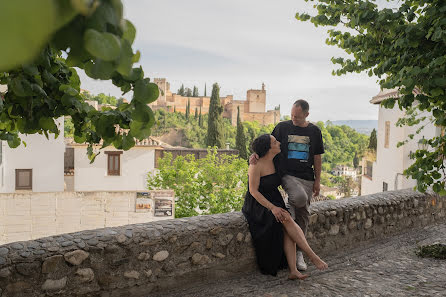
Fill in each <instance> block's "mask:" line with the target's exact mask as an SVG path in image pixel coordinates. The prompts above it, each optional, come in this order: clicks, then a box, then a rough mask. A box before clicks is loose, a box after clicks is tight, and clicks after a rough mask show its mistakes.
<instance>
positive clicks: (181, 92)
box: [177, 84, 184, 96]
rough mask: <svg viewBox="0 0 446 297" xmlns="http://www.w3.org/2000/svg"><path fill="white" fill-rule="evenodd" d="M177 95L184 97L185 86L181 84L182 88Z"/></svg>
mask: <svg viewBox="0 0 446 297" xmlns="http://www.w3.org/2000/svg"><path fill="white" fill-rule="evenodd" d="M177 93H178V95H180V96H184V85H183V84H181V87H180V88H179V89H178V92H177Z"/></svg>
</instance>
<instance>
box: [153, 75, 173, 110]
mask: <svg viewBox="0 0 446 297" xmlns="http://www.w3.org/2000/svg"><path fill="white" fill-rule="evenodd" d="M153 82H154V83H156V84H157V85H158V88H159V89H160V94H159V97H158V100H157V101H156V102H157V105H158V106H166V95H167V92H168V91H170V85H169V83H168V82H167V81H166V79H165V78H154V79H153Z"/></svg>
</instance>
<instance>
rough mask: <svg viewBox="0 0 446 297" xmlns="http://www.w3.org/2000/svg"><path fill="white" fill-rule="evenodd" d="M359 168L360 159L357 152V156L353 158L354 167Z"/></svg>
mask: <svg viewBox="0 0 446 297" xmlns="http://www.w3.org/2000/svg"><path fill="white" fill-rule="evenodd" d="M358 166H359V158H358V154H357V153H356V152H355V156H354V157H353V167H355V168H358Z"/></svg>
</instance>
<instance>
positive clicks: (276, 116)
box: [149, 78, 280, 126]
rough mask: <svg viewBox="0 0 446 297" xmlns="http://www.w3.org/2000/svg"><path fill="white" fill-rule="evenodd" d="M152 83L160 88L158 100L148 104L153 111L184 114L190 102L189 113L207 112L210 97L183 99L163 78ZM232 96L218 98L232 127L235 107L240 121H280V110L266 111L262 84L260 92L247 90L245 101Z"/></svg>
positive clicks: (274, 122)
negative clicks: (161, 110) (163, 110)
mask: <svg viewBox="0 0 446 297" xmlns="http://www.w3.org/2000/svg"><path fill="white" fill-rule="evenodd" d="M153 82H154V83H156V84H157V85H158V87H159V88H160V95H159V97H158V99H157V100H156V101H155V102H153V103H151V104H149V106H150V107H151V108H152V109H153V110H157V109H165V110H167V111H170V112H172V111H174V110H176V111H177V112H182V113H185V112H186V107H187V104H188V102H190V112H191V114H194V112H195V109H197V110H198V112H200V108H201V113H202V114H207V113H208V112H209V103H210V100H211V97H206V96H199V97H185V96H180V95H178V94H175V93H172V91H171V90H170V84H169V82H167V81H166V79H165V78H155V79H154V81H153ZM233 97H234V96H233V95H228V96H226V97H220V102H221V105H222V106H223V117H224V118H228V119H230V120H231V123H232V125H234V126H235V125H236V124H237V107H240V119H241V120H242V121H257V122H259V123H260V124H262V125H269V124H276V123H278V122H279V121H280V110H279V109H275V110H268V111H266V90H265V85H264V84H262V89H261V90H248V91H247V92H246V100H234V98H233Z"/></svg>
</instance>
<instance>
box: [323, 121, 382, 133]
mask: <svg viewBox="0 0 446 297" xmlns="http://www.w3.org/2000/svg"><path fill="white" fill-rule="evenodd" d="M330 122H331V123H332V124H333V125H335V126H342V125H346V126H349V127H351V128H353V129H355V130H356V131H357V132H358V133H362V134H366V135H370V133H372V130H373V129H376V130H378V120H338V121H330Z"/></svg>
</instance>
